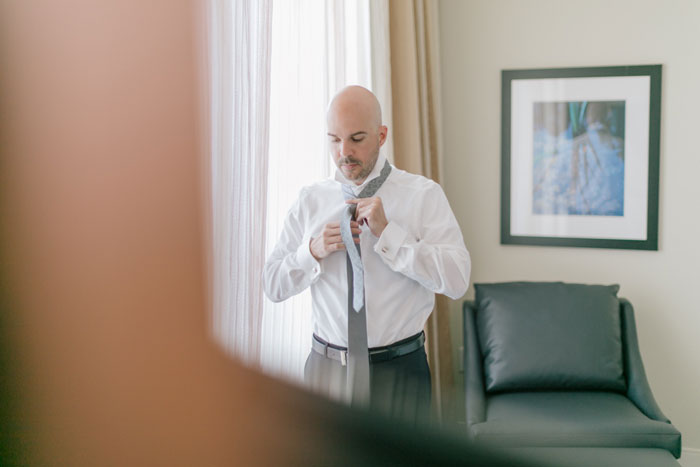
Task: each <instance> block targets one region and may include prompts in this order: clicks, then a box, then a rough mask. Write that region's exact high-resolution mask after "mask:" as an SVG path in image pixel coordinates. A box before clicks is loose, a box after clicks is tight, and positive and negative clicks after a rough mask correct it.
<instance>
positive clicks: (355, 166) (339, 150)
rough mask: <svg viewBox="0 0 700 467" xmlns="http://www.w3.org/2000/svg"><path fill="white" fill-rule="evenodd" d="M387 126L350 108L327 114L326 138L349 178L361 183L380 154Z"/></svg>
mask: <svg viewBox="0 0 700 467" xmlns="http://www.w3.org/2000/svg"><path fill="white" fill-rule="evenodd" d="M386 131H387V130H386V127H385V126H382V125H376V126H375V125H373V122H372V119H371V118H367V117H366V116H365V115H363V112H361V111H358V109H353V108H347V107H346V108H341V109H336V110H334V111H333V112H332V113H331V115H330V116H329V118H328V142H329V147H330V151H331V155H332V157H333V162H335V165H336V166H338V168H339V169H340V170H341V171H342V172H343V175H345V177H346V178H347V179H348V180H352V181H353V182H355V183H356V184H357V185H359V184H361V183H362V182H363V181H364V180H365V179H366V178H367V176H368V175H369V173H370V172H371V171H372V169H373V168H374V165H375V164H376V162H377V159H378V158H379V148H380V147H381V145H382V144H384V141H385V140H386Z"/></svg>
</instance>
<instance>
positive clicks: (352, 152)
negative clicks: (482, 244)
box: [263, 86, 471, 422]
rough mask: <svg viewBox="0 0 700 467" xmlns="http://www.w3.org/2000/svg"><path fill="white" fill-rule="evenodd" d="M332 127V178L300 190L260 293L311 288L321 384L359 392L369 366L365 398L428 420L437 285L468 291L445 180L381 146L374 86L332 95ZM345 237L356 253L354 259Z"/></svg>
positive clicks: (346, 394) (383, 131)
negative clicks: (395, 158)
mask: <svg viewBox="0 0 700 467" xmlns="http://www.w3.org/2000/svg"><path fill="white" fill-rule="evenodd" d="M327 130H328V134H327V137H328V140H329V147H330V152H331V157H332V158H333V161H334V163H335V165H336V166H337V170H336V173H335V176H334V177H332V178H329V179H327V180H323V181H320V182H317V183H315V184H313V185H310V186H307V187H304V188H303V189H302V190H301V193H300V195H299V198H298V199H297V200H296V202H295V203H294V204H293V206H292V208H291V209H290V211H289V213H288V214H287V217H286V220H285V224H284V229H283V231H282V234H281V236H280V239H279V241H278V243H277V245H276V247H275V249H274V251H273V252H272V254H271V255H270V257H269V258H268V260H267V262H266V264H265V269H264V274H263V280H264V288H265V293H266V295H267V296H268V297H269V298H270V299H271V300H272V301H275V302H277V301H282V300H286V299H287V298H289V297H291V296H293V295H296V294H298V293H300V292H301V291H303V290H305V289H306V288H307V287H310V288H311V296H312V306H313V313H312V316H313V326H314V337H313V342H312V351H311V353H310V354H309V357H308V359H307V362H306V366H305V370H304V373H305V379H306V381H307V382H308V384H309V385H310V386H311V387H312V388H313V389H314V390H315V391H317V392H319V393H322V394H325V395H327V396H329V397H331V398H334V399H337V400H342V401H355V400H357V399H364V396H363V397H358V394H357V393H358V392H360V393H361V392H363V391H364V389H363V384H364V383H363V378H364V376H363V371H364V372H365V373H368V375H369V383H368V385H369V389H368V391H369V394H368V395H367V396H368V401H366V400H365V401H364V402H367V403H369V407H371V408H372V409H376V410H377V411H379V412H382V413H384V414H386V415H389V416H392V417H399V418H402V419H404V420H407V421H412V422H416V421H421V420H424V419H427V418H429V414H430V404H431V400H430V398H431V392H430V371H429V368H428V364H427V360H426V355H425V349H424V346H423V342H424V340H425V337H424V335H423V328H424V326H425V322H426V320H427V319H428V317H429V315H430V313H431V312H432V310H433V306H434V304H435V293H441V294H445V295H447V296H449V297H451V298H453V299H457V298H459V297H461V296H462V295H463V294H464V293H465V292H466V290H467V286H468V284H469V273H470V267H471V265H470V259H469V253H468V252H467V249H466V247H465V246H464V240H463V238H462V233H461V231H460V229H459V226H458V224H457V221H456V219H455V217H454V214H453V213H452V210H451V209H450V206H449V204H448V202H447V198H446V197H445V194H444V192H443V191H442V188H440V186H439V185H438V184H436V183H435V182H433V181H432V180H429V179H427V178H425V177H422V176H420V175H414V174H409V173H407V172H405V171H403V170H399V169H397V168H396V167H394V166H392V165H391V164H390V163H389V162H388V161H387V159H386V157H385V155H383V154H382V153H381V151H380V148H381V147H382V145H384V143H385V142H386V138H387V131H388V129H387V127H386V126H385V125H383V124H382V114H381V108H380V105H379V102H378V101H377V98H376V97H375V96H374V94H372V93H371V92H370V91H369V90H367V89H365V88H363V87H360V86H349V87H346V88H344V89H342V90H341V91H340V92H339V93H338V94H337V95H336V96H335V97H334V98H333V99H332V101H331V103H330V104H329V107H328V112H327ZM348 208H351V210H350V211H347V210H348ZM353 210H354V213H353V212H352V211H353ZM348 212H349V214H348ZM353 214H354V216H353ZM344 216H346V217H345V219H346V220H343V219H344ZM350 216H353V217H352V218H350ZM343 222H345V223H346V227H344V228H345V229H346V233H345V240H344V239H343V233H342V232H341V230H342V229H341V225H342V223H343ZM350 234H352V235H350ZM349 244H350V245H352V246H351V247H350V248H353V247H354V248H355V249H356V250H357V251H358V253H360V255H358V256H356V257H355V259H354V260H353V258H352V257H351V256H353V255H352V252H351V251H349V250H348V245H349ZM353 261H355V263H353ZM357 262H360V263H361V265H360V267H361V268H362V271H359V272H358V271H357V269H356V268H355V267H356V263H357ZM358 276H359V277H358ZM358 284H359V286H358ZM358 290H359V292H358ZM358 293H359V295H358ZM358 323H359V324H358ZM358 329H359V331H358ZM362 339H364V341H363V340H362ZM358 342H360V343H361V344H358ZM349 344H350V349H349V350H348V346H349ZM363 346H364V348H361V347H363ZM358 347H360V351H359V352H358ZM358 355H359V357H358ZM358 362H359V363H358ZM363 365H364V366H367V365H368V366H369V368H368V371H367V370H363ZM349 373H350V374H349ZM353 381H354V382H353Z"/></svg>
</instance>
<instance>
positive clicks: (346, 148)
mask: <svg viewBox="0 0 700 467" xmlns="http://www.w3.org/2000/svg"><path fill="white" fill-rule="evenodd" d="M340 152H341V155H343V156H349V155H351V154H352V146H351V144H350V142H349V141H348V140H343V142H342V143H341V144H340Z"/></svg>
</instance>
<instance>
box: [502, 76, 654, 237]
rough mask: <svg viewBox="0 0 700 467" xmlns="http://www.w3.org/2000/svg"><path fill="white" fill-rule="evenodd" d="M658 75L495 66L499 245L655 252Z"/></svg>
mask: <svg viewBox="0 0 700 467" xmlns="http://www.w3.org/2000/svg"><path fill="white" fill-rule="evenodd" d="M661 71H662V66H661V65H636V66H608V67H586V68H546V69H527V70H522V69H521V70H502V72H501V85H502V91H501V92H502V101H501V106H502V108H501V118H502V120H501V244H506V245H537V246H559V247H586V248H615V249H634V250H658V218H659V147H660V144H659V143H660V123H661ZM646 105H648V107H647V108H646V109H645V108H644V107H645V106H646ZM566 109H568V112H566V111H565V110H566ZM572 109H574V110H577V109H582V111H580V112H575V111H572ZM591 109H597V110H596V112H593V110H591ZM601 109H603V110H601ZM647 110H648V114H647V113H646V112H647ZM594 113H595V115H597V116H596V117H591V115H592V114H594ZM533 115H534V116H533ZM603 115H604V116H603ZM593 118H598V120H593ZM605 119H607V120H605ZM602 120H605V121H606V122H608V123H606V124H605V125H604V124H601V123H600V122H601V121H602ZM567 122H568V123H567ZM616 122H617V123H616ZM564 124H568V126H567V127H565V128H566V129H565V130H563V131H561V132H560V133H557V131H558V130H561V129H563V128H564V127H563V125H564ZM528 125H529V126H528ZM538 125H540V126H538ZM594 127H595V128H597V129H596V130H594V129H593V128H594ZM572 128H576V129H577V131H578V132H580V131H582V130H581V128H584V129H585V134H579V136H576V137H574V136H573V135H574V131H573V129H572ZM611 128H612V130H611ZM613 130H614V133H613ZM645 130H646V131H645ZM528 133H529V135H528ZM620 134H621V135H622V138H620ZM596 135H597V136H596ZM601 135H602V136H605V137H606V138H607V139H605V140H603V138H602V136H601ZM592 136H595V138H591V137H592ZM581 138H583V139H581ZM594 139H595V141H594ZM620 140H621V141H622V142H621V143H620ZM586 141H587V142H586ZM601 141H605V143H602V142H601ZM596 144H597V145H598V146H597V147H598V150H596V149H595V145H596ZM528 145H529V146H530V147H529V148H528ZM613 147H614V148H616V149H614V150H613V149H609V148H613ZM553 148H554V149H553ZM557 148H564V149H561V150H560V149H557ZM572 148H573V149H572ZM580 148H583V149H580ZM600 148H603V150H604V152H602V153H601V151H600ZM567 151H568V152H567ZM581 151H583V152H581ZM620 153H621V154H620ZM581 154H583V156H581ZM611 154H614V156H613V155H611ZM567 156H568V162H563V161H567ZM604 156H605V157H604ZM582 160H583V163H582V162H581V161H582ZM620 160H621V162H620ZM541 161H545V162H541ZM601 161H603V163H601ZM605 161H611V164H610V165H611V166H612V168H608V167H606V166H605ZM567 164H568V165H567ZM596 164H597V165H596ZM620 165H622V169H620V168H619V166H620ZM553 167H554V168H553ZM579 167H585V169H583V170H582V172H584V173H585V174H584V175H585V178H584V175H581V171H579ZM591 167H593V168H591ZM523 168H524V170H523ZM567 170H568V172H567ZM596 170H597V173H599V174H602V175H598V177H597V179H599V180H601V182H600V185H599V186H596V185H592V183H593V182H591V181H590V178H589V177H588V175H587V174H588V173H592V172H594V171H596ZM610 174H616V175H614V176H613V175H610ZM644 175H646V177H645V176H644ZM528 177H529V179H528ZM615 177H617V178H615ZM541 180H544V182H542V181H541ZM581 180H585V181H581ZM567 182H568V185H567V184H566V183H567ZM620 182H621V183H620ZM620 185H622V187H621V188H620ZM582 186H583V187H584V188H585V190H586V191H584V188H581V187H582ZM523 187H524V188H523ZM528 187H529V190H528ZM543 187H544V188H543ZM561 187H564V188H565V189H564V190H562V189H561ZM609 187H612V189H610V188H609ZM620 190H622V192H621V193H622V194H621V195H620ZM543 193H544V194H543ZM587 193H593V195H587ZM601 193H608V195H607V198H606V197H605V196H603V195H601ZM609 193H614V194H609ZM586 196H588V198H591V199H594V202H588V199H587V198H586ZM528 198H531V199H528ZM601 199H602V201H601ZM591 206H593V207H591Z"/></svg>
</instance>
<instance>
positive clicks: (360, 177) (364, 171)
mask: <svg viewBox="0 0 700 467" xmlns="http://www.w3.org/2000/svg"><path fill="white" fill-rule="evenodd" d="M352 160H354V159H351V161H352ZM378 160H379V146H377V149H376V150H375V152H374V157H373V158H372V160H371V161H370V163H369V164H367V166H366V167H363V168H362V170H361V171H360V173H359V174H357V177H355V178H353V179H352V180H353V181H360V180H361V181H362V182H364V181H365V179H367V177H368V176H369V174H370V173H371V172H372V170H373V169H374V166H375V165H377V161H378Z"/></svg>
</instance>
